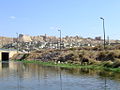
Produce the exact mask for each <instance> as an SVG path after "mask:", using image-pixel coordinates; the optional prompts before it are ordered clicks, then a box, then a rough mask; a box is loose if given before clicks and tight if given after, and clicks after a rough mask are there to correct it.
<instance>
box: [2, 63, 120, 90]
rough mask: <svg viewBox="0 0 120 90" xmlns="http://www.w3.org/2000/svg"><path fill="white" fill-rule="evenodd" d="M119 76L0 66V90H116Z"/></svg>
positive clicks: (59, 69) (83, 70)
mask: <svg viewBox="0 0 120 90" xmlns="http://www.w3.org/2000/svg"><path fill="white" fill-rule="evenodd" d="M119 74H120V73H113V72H105V71H100V70H92V69H87V68H84V69H83V68H81V69H78V68H71V69H68V68H59V67H49V66H42V65H38V64H31V63H20V62H10V63H0V86H1V89H5V90H33V89H34V90H119V89H117V88H120V75H119ZM11 82H12V83H11ZM3 83H4V84H3ZM111 85H112V87H111Z"/></svg>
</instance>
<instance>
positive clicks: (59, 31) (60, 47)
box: [58, 30, 61, 50]
mask: <svg viewBox="0 0 120 90" xmlns="http://www.w3.org/2000/svg"><path fill="white" fill-rule="evenodd" d="M58 31H59V32H60V50H61V30H58Z"/></svg>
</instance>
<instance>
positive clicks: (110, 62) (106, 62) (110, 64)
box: [103, 61, 113, 67]
mask: <svg viewBox="0 0 120 90" xmlns="http://www.w3.org/2000/svg"><path fill="white" fill-rule="evenodd" d="M112 65H113V62H112V61H105V62H103V66H104V67H112Z"/></svg>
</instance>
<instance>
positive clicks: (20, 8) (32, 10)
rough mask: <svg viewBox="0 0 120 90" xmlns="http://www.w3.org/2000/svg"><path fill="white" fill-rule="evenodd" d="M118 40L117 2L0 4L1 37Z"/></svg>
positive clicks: (12, 0)
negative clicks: (41, 36)
mask: <svg viewBox="0 0 120 90" xmlns="http://www.w3.org/2000/svg"><path fill="white" fill-rule="evenodd" d="M99 17H104V19H105V29H106V36H109V37H110V39H120V0H0V36H9V37H16V33H22V34H27V35H32V36H34V35H44V34H47V35H52V36H59V32H58V31H57V29H58V28H60V29H61V31H62V36H66V35H68V36H76V35H78V36H82V37H92V38H94V37H95V36H101V37H103V30H102V20H101V19H100V18H99Z"/></svg>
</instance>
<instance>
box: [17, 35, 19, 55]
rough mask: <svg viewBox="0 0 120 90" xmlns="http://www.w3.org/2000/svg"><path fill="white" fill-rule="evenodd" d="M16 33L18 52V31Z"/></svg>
mask: <svg viewBox="0 0 120 90" xmlns="http://www.w3.org/2000/svg"><path fill="white" fill-rule="evenodd" d="M16 34H17V53H18V38H19V37H18V33H16Z"/></svg>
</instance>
